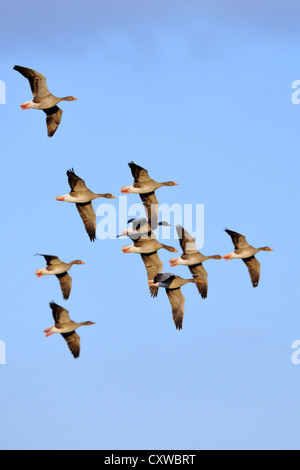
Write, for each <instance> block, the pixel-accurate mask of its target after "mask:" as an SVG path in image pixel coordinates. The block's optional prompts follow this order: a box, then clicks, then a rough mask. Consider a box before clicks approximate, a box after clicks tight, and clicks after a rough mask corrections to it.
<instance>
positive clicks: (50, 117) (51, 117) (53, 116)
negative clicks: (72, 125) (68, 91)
mask: <svg viewBox="0 0 300 470" xmlns="http://www.w3.org/2000/svg"><path fill="white" fill-rule="evenodd" d="M43 111H44V113H46V115H47V117H46V124H47V131H48V137H53V136H54V134H55V132H56V131H57V129H58V126H59V125H60V123H61V118H62V114H63V111H62V109H60V108H59V107H58V106H53V107H52V108H49V109H43Z"/></svg>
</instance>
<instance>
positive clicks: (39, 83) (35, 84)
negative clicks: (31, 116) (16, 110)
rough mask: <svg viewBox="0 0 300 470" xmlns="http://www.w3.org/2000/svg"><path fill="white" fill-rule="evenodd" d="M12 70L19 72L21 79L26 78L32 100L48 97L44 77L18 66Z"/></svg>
mask: <svg viewBox="0 0 300 470" xmlns="http://www.w3.org/2000/svg"><path fill="white" fill-rule="evenodd" d="M14 70H16V71H17V72H19V73H20V74H21V75H23V77H25V78H27V80H28V81H29V84H30V88H31V91H32V94H33V96H34V98H43V97H45V96H48V95H50V91H49V90H48V87H47V84H46V77H44V75H42V74H41V73H39V72H36V71H35V70H32V69H27V68H26V67H21V66H20V65H15V66H14Z"/></svg>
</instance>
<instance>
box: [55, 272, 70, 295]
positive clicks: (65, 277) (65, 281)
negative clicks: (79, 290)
mask: <svg viewBox="0 0 300 470" xmlns="http://www.w3.org/2000/svg"><path fill="white" fill-rule="evenodd" d="M56 277H57V279H58V280H59V283H60V288H61V291H62V294H63V298H64V300H68V298H69V297H70V294H71V289H72V278H71V276H70V274H68V273H62V274H57V275H56Z"/></svg>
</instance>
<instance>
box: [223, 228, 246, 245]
mask: <svg viewBox="0 0 300 470" xmlns="http://www.w3.org/2000/svg"><path fill="white" fill-rule="evenodd" d="M225 232H226V233H228V235H229V236H230V237H231V239H232V242H233V244H234V246H235V249H236V250H243V249H244V248H248V247H249V243H247V241H246V237H245V236H244V235H241V234H240V233H237V232H232V230H228V229H225Z"/></svg>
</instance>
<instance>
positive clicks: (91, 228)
mask: <svg viewBox="0 0 300 470" xmlns="http://www.w3.org/2000/svg"><path fill="white" fill-rule="evenodd" d="M76 207H77V209H78V212H79V214H80V217H81V218H82V220H83V223H84V226H85V229H86V231H87V233H88V235H89V237H90V240H91V242H94V241H95V240H96V213H95V211H94V208H93V206H92V203H91V202H87V203H85V204H76Z"/></svg>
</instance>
